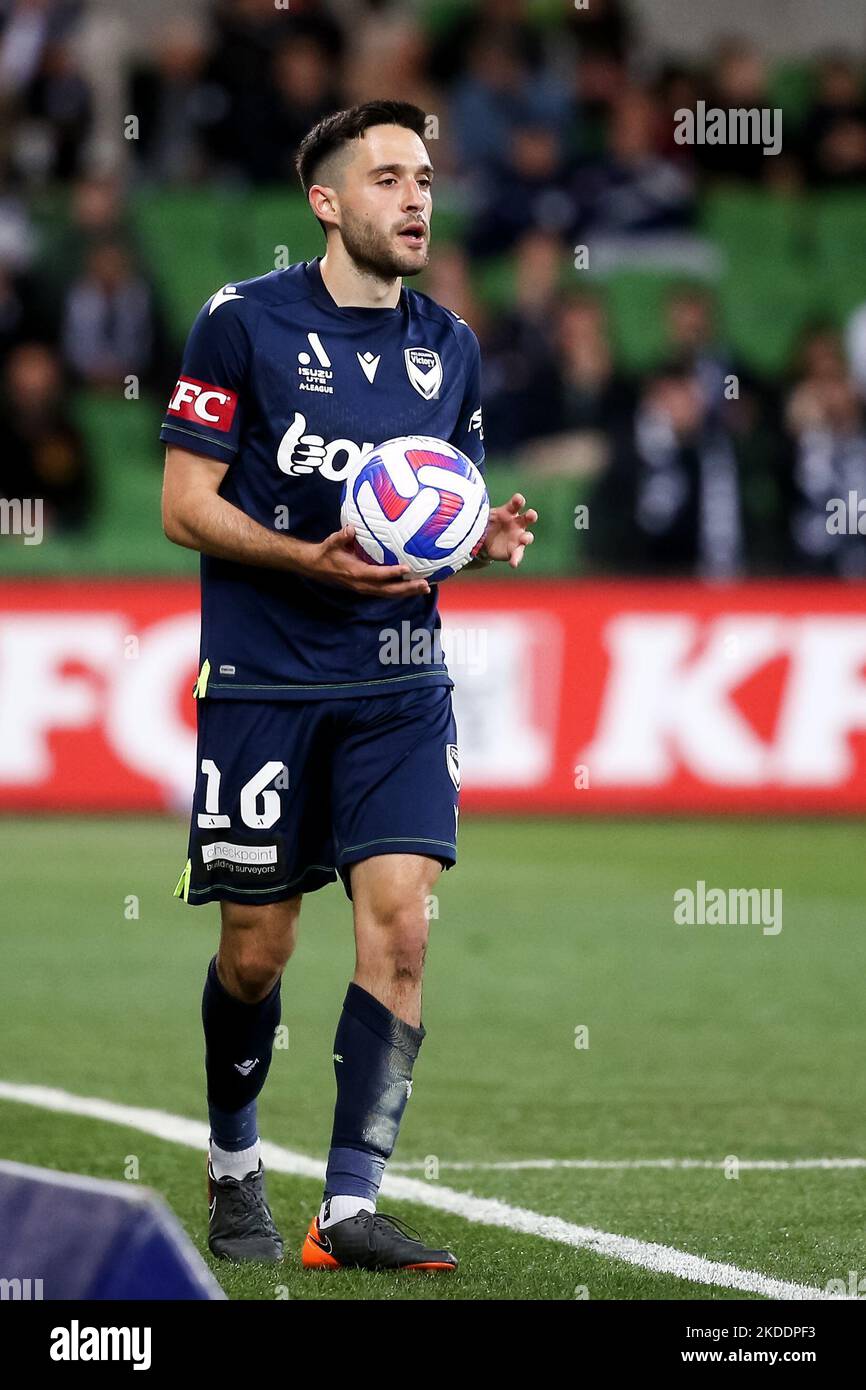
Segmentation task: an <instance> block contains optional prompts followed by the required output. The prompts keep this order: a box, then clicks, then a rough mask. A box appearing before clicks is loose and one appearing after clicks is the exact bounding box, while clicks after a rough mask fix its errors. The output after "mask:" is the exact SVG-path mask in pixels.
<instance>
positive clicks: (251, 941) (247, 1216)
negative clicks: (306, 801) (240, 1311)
mask: <svg viewBox="0 0 866 1390" xmlns="http://www.w3.org/2000/svg"><path fill="white" fill-rule="evenodd" d="M300 910H301V895H300V894H297V895H296V896H295V897H293V898H289V899H287V900H285V901H283V902H278V903H267V904H258V905H247V904H244V905H240V904H238V903H229V902H224V903H222V904H221V916H222V931H221V934H220V944H219V950H218V952H217V955H216V956H214V958H213V960H212V961H211V963H210V965H209V967H208V972H207V979H206V980H205V987H204V993H203V995H202V1006H201V1013H202V1024H203V1027H204V1035H205V1070H206V1074H207V1107H208V1119H209V1121H210V1144H209V1150H208V1181H209V1198H210V1226H209V1232H208V1243H209V1245H210V1249H211V1251H212V1252H213V1253H214V1254H215V1255H219V1256H222V1257H224V1258H227V1259H235V1260H238V1259H240V1260H254V1259H258V1260H279V1259H280V1258H281V1257H282V1253H283V1244H282V1239H281V1238H280V1235H279V1233H278V1231H277V1229H276V1226H275V1225H274V1221H273V1217H272V1216H271V1212H270V1208H269V1207H268V1204H267V1198H266V1196H265V1190H264V1170H263V1167H262V1162H261V1140H260V1138H259V1131H258V1119H257V1113H256V1102H257V1098H258V1096H259V1093H260V1092H261V1090H262V1087H263V1086H264V1084H265V1081H266V1079H267V1075H268V1070H269V1068H270V1065H271V1056H272V1053H273V1046H274V1034H275V1032H276V1029H277V1026H278V1025H279V1022H280V983H281V980H282V974H283V970H284V968H285V966H286V963H287V962H288V960H289V958H290V956H291V954H292V951H293V950H294V947H295V940H296V936H297V925H298V918H299V915H300Z"/></svg>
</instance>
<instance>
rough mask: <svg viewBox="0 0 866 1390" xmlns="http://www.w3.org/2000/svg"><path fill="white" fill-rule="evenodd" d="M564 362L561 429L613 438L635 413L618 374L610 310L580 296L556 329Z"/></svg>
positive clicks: (569, 302) (560, 317)
mask: <svg viewBox="0 0 866 1390" xmlns="http://www.w3.org/2000/svg"><path fill="white" fill-rule="evenodd" d="M554 341H555V343H556V346H557V357H558V361H559V409H558V411H557V419H556V428H557V430H561V431H563V432H568V433H573V432H575V431H581V430H589V431H594V432H601V433H604V434H612V433H613V432H614V431H615V430H617V429H619V428H620V427H621V425H622V422H623V420H625V419H627V418H628V417H629V416H630V415H631V413H632V410H633V404H634V403H633V399H632V389H631V386H630V384H629V382H627V381H626V379H625V378H624V377H623V376H621V375H620V374H619V373H618V372H617V371H616V370H615V369H614V363H613V352H612V350H611V343H610V337H609V333H608V326H607V321H606V318H605V312H604V306H603V305H602V303H601V301H600V300H599V299H598V298H597V297H596V296H595V295H591V294H576V295H573V296H572V297H571V298H569V299H568V300H566V302H565V304H564V305H563V306H562V308H561V309H560V311H559V314H558V317H557V319H556V323H555V329H554Z"/></svg>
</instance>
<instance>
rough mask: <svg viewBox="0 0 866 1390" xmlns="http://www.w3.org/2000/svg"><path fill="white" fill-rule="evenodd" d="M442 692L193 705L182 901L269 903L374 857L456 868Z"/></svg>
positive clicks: (453, 775)
mask: <svg viewBox="0 0 866 1390" xmlns="http://www.w3.org/2000/svg"><path fill="white" fill-rule="evenodd" d="M459 788H460V773H459V762H458V756H457V730H456V725H455V723H454V714H453V711H452V708H451V690H450V688H448V687H447V686H434V687H432V688H430V687H428V688H427V689H426V690H416V691H412V692H405V693H404V692H400V693H398V694H394V695H374V696H365V697H363V698H360V699H348V700H322V701H319V702H313V701H310V702H306V701H305V702H299V703H293V702H288V701H282V702H281V701H276V700H270V701H264V700H263V701H246V700H208V699H204V700H200V701H199V703H198V754H197V775H196V784H195V795H194V798H193V808H192V824H191V827H190V838H189V862H188V864H187V867H186V869H185V870H184V873H183V874H182V875H181V881H180V883H179V884H178V886H177V889H176V896H177V897H182V898H184V899H185V900H186V901H187V902H190V903H196V904H199V903H209V902H217V901H226V902H237V903H269V902H278V901H279V900H280V899H281V898H291V897H293V896H294V895H295V894H296V893H310V892H313V891H314V890H315V889H316V888H322V887H323V886H324V885H325V884H326V883H333V882H334V881H335V879H336V877H337V874H339V875H340V877H341V878H342V880H343V884H344V886H345V889H346V892H347V893H348V894H349V896H350V897H351V893H350V888H349V867H350V865H352V864H356V863H358V861H359V860H361V859H370V858H372V857H373V856H374V855H377V854H424V855H428V856H429V857H430V858H432V859H438V860H440V861H441V863H442V864H443V865H444V867H445V868H446V869H447V868H450V867H451V865H452V864H453V863H455V861H456V858H457V803H458V793H459Z"/></svg>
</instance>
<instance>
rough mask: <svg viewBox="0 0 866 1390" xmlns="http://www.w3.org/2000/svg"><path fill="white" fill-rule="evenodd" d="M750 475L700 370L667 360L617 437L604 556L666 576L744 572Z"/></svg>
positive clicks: (598, 509)
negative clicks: (744, 473)
mask: <svg viewBox="0 0 866 1390" xmlns="http://www.w3.org/2000/svg"><path fill="white" fill-rule="evenodd" d="M741 483H742V478H741V466H740V462H739V460H738V457H737V452H736V449H735V446H734V442H733V440H732V438H731V436H730V434H729V432H728V431H726V430H725V429H724V428H723V427H721V426H720V425H719V424H718V423H717V422H716V421H714V420H713V419H712V418H711V416H710V414H709V413H708V411H707V408H706V404H705V400H704V395H703V391H702V389H701V385H700V383H699V382H698V380H697V378H696V377H695V376H694V375H693V374H692V373H691V372H690V371H689V370H688V369H686V368H684V367H682V366H681V365H679V364H674V365H672V366H670V367H668V368H665V369H663V370H662V371H660V372H659V373H657V374H656V375H654V376H653V377H651V378H650V379H649V380H648V381H647V382H646V383H645V384H644V386H643V389H642V391H641V395H640V399H639V401H638V407H637V410H636V412H635V414H634V416H633V418H632V420H630V421H629V422H628V426H627V428H626V429H625V430H623V431H621V432H619V434H618V436H617V437H616V438H615V440H614V441H613V445H612V459H611V466H610V468H609V469H608V471H607V472H606V474H605V475H604V477H603V479H602V481H601V484H600V486H599V489H598V492H597V493H596V495H595V499H594V507H593V517H594V521H593V526H592V527H591V528H590V532H589V540H590V546H591V549H592V552H593V554H594V557H595V559H596V561H597V562H598V563H600V564H601V565H602V566H603V567H604V568H613V569H622V568H626V567H628V568H635V569H637V570H638V572H640V571H643V572H648V573H652V574H660V575H663V574H668V575H692V576H694V577H702V578H708V579H724V578H730V577H731V576H733V575H736V574H737V573H738V572H739V571H740V570H741V568H742V566H743V563H744V543H743V542H744V516H743V499H742V488H741ZM596 518H598V519H599V520H596Z"/></svg>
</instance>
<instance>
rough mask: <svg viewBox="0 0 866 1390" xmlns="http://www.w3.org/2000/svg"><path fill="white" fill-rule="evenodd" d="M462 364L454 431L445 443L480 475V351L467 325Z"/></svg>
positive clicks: (481, 463)
mask: <svg viewBox="0 0 866 1390" xmlns="http://www.w3.org/2000/svg"><path fill="white" fill-rule="evenodd" d="M461 348H462V350H463V360H464V362H465V363H466V385H465V387H464V391H463V404H462V405H461V407H460V416H459V419H458V421H457V428H456V430H455V431H454V433H453V434H452V436H451V438H450V439H449V441H448V442H449V444H455V445H456V446H457V448H458V449H460V450H462V452H463V453H464V454H466V455H467V456H468V457H469V458H471V460H472V462H473V463H474V464H475V466H476V467H477V468H478V469H480V471H481V472H482V473H483V472H484V425H483V422H482V419H481V349H480V347H479V346H478V339H477V338H476V336H475V334H474V333H473V332H472V330H471V328H469V327H468V325H465V324H464V325H463V335H462V341H461Z"/></svg>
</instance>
